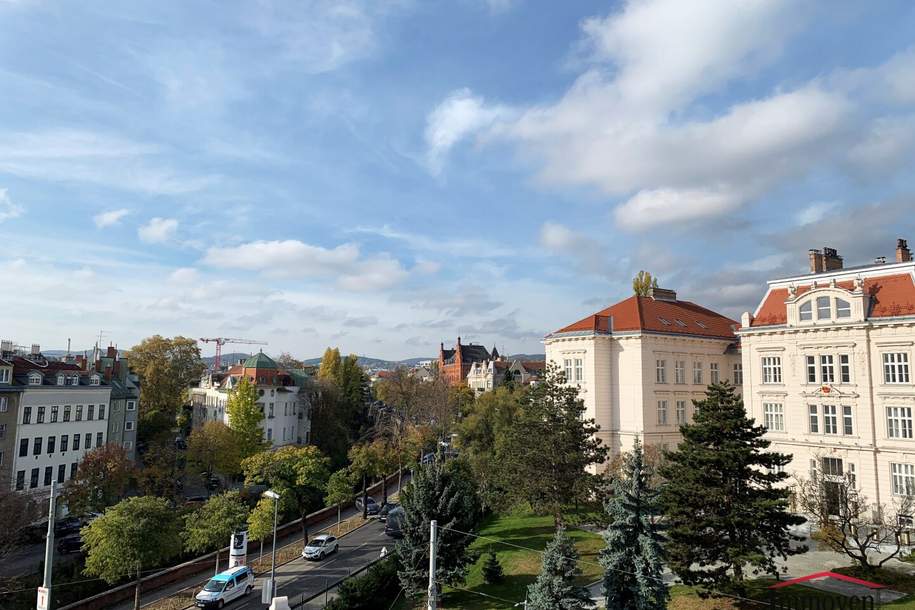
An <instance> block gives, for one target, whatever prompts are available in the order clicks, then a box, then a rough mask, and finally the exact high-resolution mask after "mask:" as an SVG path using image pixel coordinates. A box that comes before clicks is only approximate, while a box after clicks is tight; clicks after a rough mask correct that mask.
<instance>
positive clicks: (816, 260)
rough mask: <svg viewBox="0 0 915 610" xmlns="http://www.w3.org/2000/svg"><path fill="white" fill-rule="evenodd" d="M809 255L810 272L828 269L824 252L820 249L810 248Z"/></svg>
mask: <svg viewBox="0 0 915 610" xmlns="http://www.w3.org/2000/svg"><path fill="white" fill-rule="evenodd" d="M807 256H809V257H810V273H823V271H824V270H825V269H826V265H825V263H824V262H823V253H822V252H820V251H819V250H808V251H807Z"/></svg>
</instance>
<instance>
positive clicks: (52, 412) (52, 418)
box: [51, 405, 60, 424]
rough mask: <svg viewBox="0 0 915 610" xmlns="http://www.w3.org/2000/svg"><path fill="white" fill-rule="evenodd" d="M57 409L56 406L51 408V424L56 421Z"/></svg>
mask: <svg viewBox="0 0 915 610" xmlns="http://www.w3.org/2000/svg"><path fill="white" fill-rule="evenodd" d="M59 409H60V407H58V406H57V405H55V406H53V407H51V423H52V424H53V423H54V422H56V421H57V411H58V410H59Z"/></svg>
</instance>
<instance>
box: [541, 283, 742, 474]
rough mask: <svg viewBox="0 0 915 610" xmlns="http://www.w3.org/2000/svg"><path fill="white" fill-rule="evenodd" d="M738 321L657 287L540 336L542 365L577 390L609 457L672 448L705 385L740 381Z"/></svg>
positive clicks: (587, 415)
mask: <svg viewBox="0 0 915 610" xmlns="http://www.w3.org/2000/svg"><path fill="white" fill-rule="evenodd" d="M736 327H737V322H735V321H734V320H731V319H729V318H727V317H725V316H723V315H721V314H718V313H716V312H714V311H711V310H709V309H706V308H704V307H701V306H700V305H696V304H695V303H691V302H689V301H682V300H679V299H678V298H677V293H676V292H674V291H673V290H665V289H661V288H655V289H654V290H652V291H651V292H650V294H649V296H631V297H629V298H628V299H624V300H622V301H620V302H619V303H616V304H614V305H611V306H610V307H608V308H606V309H603V310H601V311H599V312H597V313H595V314H593V315H590V316H588V317H586V318H584V319H582V320H579V321H577V322H574V323H572V324H569V325H568V326H565V327H563V328H561V329H559V330H557V331H556V332H554V333H551V334H549V335H547V336H546V338H545V339H544V345H545V349H546V360H547V362H548V363H553V364H555V365H556V366H557V367H559V368H560V369H561V370H562V371H564V373H565V378H566V381H567V383H569V384H573V385H576V386H578V387H579V392H580V394H579V396H580V397H581V398H582V400H583V401H584V404H585V408H586V411H585V416H586V417H589V418H594V419H595V420H596V422H597V424H598V425H600V428H601V429H600V432H599V434H598V436H599V437H600V438H601V440H603V442H604V444H605V445H606V446H607V447H609V448H610V456H611V458H612V457H613V456H615V455H618V454H619V453H620V452H624V451H628V450H629V449H630V448H631V447H632V443H633V440H634V438H635V437H636V436H637V435H638V436H640V437H642V439H643V441H644V442H645V443H646V444H652V445H658V446H661V447H664V446H667V447H671V448H672V447H673V446H674V445H675V444H676V443H678V442H679V441H680V433H679V425H680V424H682V423H686V422H688V421H690V419H691V418H692V415H693V404H692V401H693V400H697V399H702V398H704V397H705V390H706V388H707V386H708V384H710V383H717V382H719V381H724V380H729V381H731V383H734V384H735V385H737V386H738V387H739V386H740V384H741V383H742V362H741V359H740V354H739V349H738V348H737V345H736V341H737V337H736V336H735V334H734V330H735V328H736Z"/></svg>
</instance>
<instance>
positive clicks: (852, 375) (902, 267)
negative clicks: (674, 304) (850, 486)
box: [739, 240, 915, 505]
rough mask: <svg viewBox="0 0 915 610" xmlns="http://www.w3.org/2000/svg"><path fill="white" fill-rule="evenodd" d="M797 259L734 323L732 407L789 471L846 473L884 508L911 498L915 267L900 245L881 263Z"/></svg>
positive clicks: (831, 253) (818, 255)
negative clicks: (736, 398) (741, 406)
mask: <svg viewBox="0 0 915 610" xmlns="http://www.w3.org/2000/svg"><path fill="white" fill-rule="evenodd" d="M809 259H810V272H809V273H806V274H803V275H797V276H794V277H787V278H783V279H777V280H772V281H770V282H768V287H767V290H766V293H765V295H764V296H763V298H762V300H761V302H760V304H759V306H758V307H757V308H756V310H755V312H753V313H752V314H751V313H749V312H747V313H745V314H743V316H742V321H741V322H742V323H741V328H740V330H739V335H740V338H741V345H742V351H743V365H744V366H743V368H744V401H745V404H746V407H747V410H748V412H749V413H750V414H751V415H752V416H753V417H754V418H755V419H756V420H757V421H758V422H760V423H763V424H765V426H766V427H767V428H768V433H767V434H768V438H769V439H770V440H771V441H772V448H773V449H774V450H777V451H782V452H784V453H788V454H791V455H792V461H791V463H790V464H789V465H788V466H787V467H786V470H788V471H789V472H790V473H792V474H794V475H799V476H801V477H804V478H807V477H809V476H810V474H811V471H813V470H814V469H819V472H820V474H821V475H824V476H823V477H822V478H823V479H825V480H827V481H828V479H829V477H830V476H837V477H838V476H843V475H847V474H852V475H854V477H855V480H856V482H857V484H858V485H859V486H860V487H861V489H862V491H863V492H864V494H865V495H866V496H867V498H868V499H869V501H871V502H873V503H875V504H878V505H880V504H883V505H890V504H892V503H893V501H894V498H899V497H902V496H903V495H907V494H913V493H915V435H913V418H915V378H913V376H912V370H911V366H912V363H913V359H915V263H913V262H912V256H911V253H910V251H909V249H908V246H907V244H906V242H905V241H904V240H899V241H898V243H897V248H896V257H895V259H896V260H895V261H893V262H889V263H887V262H885V259H878V260H877V262H876V263H874V264H871V265H865V266H861V267H856V268H849V269H845V268H844V267H843V261H842V258H841V257H840V256H839V255H838V253H837V252H836V251H835V250H833V249H831V248H826V249H824V250H823V251H822V252H820V251H819V250H811V251H810V252H809Z"/></svg>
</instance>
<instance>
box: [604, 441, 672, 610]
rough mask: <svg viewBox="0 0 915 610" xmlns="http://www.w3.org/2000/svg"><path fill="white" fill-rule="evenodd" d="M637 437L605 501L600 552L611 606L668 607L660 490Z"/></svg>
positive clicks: (648, 609)
mask: <svg viewBox="0 0 915 610" xmlns="http://www.w3.org/2000/svg"><path fill="white" fill-rule="evenodd" d="M644 458H645V454H644V452H643V451H642V443H641V442H640V441H639V439H638V437H636V439H635V445H634V446H633V448H632V452H631V453H629V454H627V455H626V456H625V458H624V460H623V467H622V471H621V473H620V476H618V477H617V478H616V479H615V480H614V482H613V487H612V494H611V495H610V497H608V498H607V500H606V502H605V509H606V511H607V516H608V517H609V521H610V525H609V526H608V527H607V529H606V531H605V532H604V540H605V541H606V543H607V546H606V548H605V549H603V550H602V551H601V552H600V564H601V566H603V568H604V595H605V596H606V598H607V607H608V608H631V609H633V610H664V609H665V608H667V600H668V598H669V597H670V594H669V591H668V590H667V586H666V585H665V584H664V583H663V582H662V581H661V574H662V571H663V564H662V562H661V559H662V548H661V543H662V538H661V535H660V534H659V533H658V528H657V525H656V524H655V517H656V516H657V512H658V507H657V492H656V491H655V490H654V489H652V488H651V484H650V480H651V470H650V468H648V467H646V464H645V460H644Z"/></svg>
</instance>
